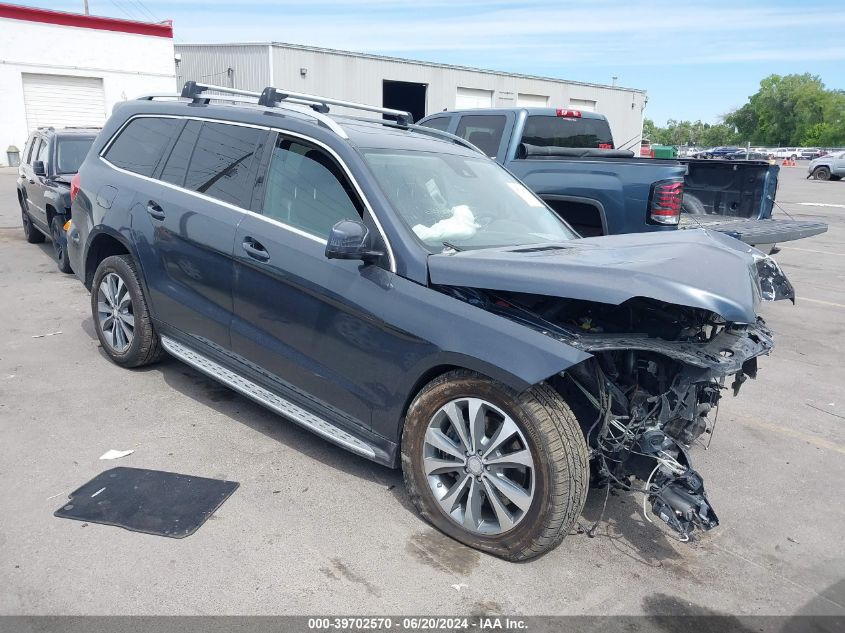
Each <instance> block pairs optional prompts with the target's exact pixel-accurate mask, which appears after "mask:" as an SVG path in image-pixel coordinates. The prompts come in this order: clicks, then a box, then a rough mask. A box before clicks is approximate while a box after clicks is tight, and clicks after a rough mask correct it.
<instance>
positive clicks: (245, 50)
mask: <svg viewBox="0 0 845 633" xmlns="http://www.w3.org/2000/svg"><path fill="white" fill-rule="evenodd" d="M176 55H177V64H176V80H177V85H178V86H179V87H181V85H182V84H183V83H184V82H185V81H187V80H189V79H192V80H195V81H200V82H206V83H211V84H217V85H222V86H228V87H232V88H241V89H244V90H256V91H260V90H261V89H263V88H264V87H266V86H276V87H277V88H286V89H287V90H291V91H295V92H306V93H311V94H318V95H322V96H325V97H334V98H336V99H345V100H348V101H357V102H361V103H367V104H370V105H378V106H385V107H390V108H398V109H401V110H408V111H410V112H411V113H412V114H413V115H414V118H415V119H417V120H418V119H420V118H421V117H422V116H424V115H427V114H432V113H434V112H439V111H441V110H443V109H449V110H455V109H461V108H489V107H511V106H534V107H537V106H539V107H544V106H550V107H565V108H570V107H571V108H573V109H579V110H593V111H596V112H600V113H601V114H604V115H605V116H607V118H608V120H609V121H610V126H611V130H612V131H613V136H614V138H615V139H616V143H617V145H622V144H625V143H629V142H630V146H631V147H634V148H635V149H638V148H639V139H640V138H641V136H642V127H643V109H644V108H645V104H646V101H647V98H646V93H645V91H644V90H636V89H632V88H620V87H616V86H605V85H599V84H590V83H582V82H576V81H566V80H562V79H551V78H548V77H533V76H529V75H519V74H513V73H504V72H496V71H491V70H481V69H477V68H467V67H463V66H452V65H447V64H434V63H428V62H420V61H412V60H407V59H397V58H393V57H383V56H379V55H368V54H362V53H350V52H346V51H338V50H331V49H325V48H315V47H311V46H299V45H294V44H281V43H277V42H273V43H257V44H252V43H250V44H177V45H176Z"/></svg>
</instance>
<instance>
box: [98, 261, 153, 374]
mask: <svg viewBox="0 0 845 633" xmlns="http://www.w3.org/2000/svg"><path fill="white" fill-rule="evenodd" d="M91 312H92V313H93V316H94V326H95V329H96V330H97V338H99V339H100V344H101V345H102V346H103V350H105V352H106V354H108V356H109V358H111V359H112V360H113V361H114V362H115V363H117V364H118V365H121V366H123V367H141V366H143V365H149V364H151V363H154V362H156V361H157V360H159V359H161V357H162V356H163V354H164V351H163V350H162V348H161V341H160V340H159V337H158V334H157V333H156V331H155V329H154V328H153V322H152V319H151V318H150V312H149V309H148V308H147V300H146V298H145V297H144V293H143V291H142V290H141V283H140V281H139V279H138V272H137V269H136V267H135V263H134V262H133V261H132V258H131V257H130V256H129V255H112V256H111V257H106V258H105V259H104V260H103V261H102V262H100V265H99V266H97V270H96V272H95V273H94V283H93V284H92V285H91Z"/></svg>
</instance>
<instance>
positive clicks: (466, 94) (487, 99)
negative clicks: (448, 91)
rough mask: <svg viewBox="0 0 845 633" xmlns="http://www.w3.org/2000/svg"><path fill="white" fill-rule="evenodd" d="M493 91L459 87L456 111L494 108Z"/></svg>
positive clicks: (456, 96)
mask: <svg viewBox="0 0 845 633" xmlns="http://www.w3.org/2000/svg"><path fill="white" fill-rule="evenodd" d="M492 107H493V91H492V90H480V89H478V88H461V87H460V86H458V94H457V95H455V109H456V110H466V109H468V108H492Z"/></svg>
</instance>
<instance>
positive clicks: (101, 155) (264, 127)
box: [98, 113, 396, 273]
mask: <svg viewBox="0 0 845 633" xmlns="http://www.w3.org/2000/svg"><path fill="white" fill-rule="evenodd" d="M135 119H182V120H186V121H187V120H194V121H207V122H208V123H222V124H224V125H238V126H240V127H249V128H254V129H257V130H266V131H268V132H276V133H278V134H284V135H288V136H293V137H296V138H299V139H302V140H304V141H306V142H308V143H312V144H314V145H316V146H317V147H319V148H321V149H322V150H324V151H325V152H327V153H328V154H329V155H330V156H331V157H332V158H334V160H336V161H337V163H338V165H340V167H341V169H343V172H344V174H345V175H346V177H347V178H348V179H349V182H351V183H352V186H353V187H354V188H355V192H356V193H357V194H358V197H359V198H360V200H361V201H362V202H363V204H364V207H365V208H366V209H367V211H368V212H369V214H370V217H371V218H372V219H373V223H374V224H375V225H376V228H377V229H378V232H379V234H380V235H381V238H382V240H384V244H385V246H386V247H387V258H388V268H389V270H390V272H392V273H395V272H396V258H395V257H394V255H393V248H392V247H391V246H390V240H388V239H387V234H386V233H385V232H384V228H383V227H382V225H381V222H380V221H379V219H378V216H377V215H376V213H375V211H373V207H372V205H371V204H370V201H369V200H368V199H367V196H365V195H364V192H363V190H362V189H361V186H360V185H359V184H358V181H357V180H356V179H355V177H354V176H353V175H352V172H351V171H350V169H349V167H347V165H346V163H345V162H344V161H343V160H342V159H341V158H340V156H338V154H337V152H335V151H334V150H333V149H332V148H331V147H329V146H328V145H326V144H325V143H323V142H321V141H318V140H317V139H315V138H312V137H310V136H308V135H306V134H300V133H299V132H292V131H290V130H285V129H282V128H277V127H270V126H267V125H255V124H253V123H242V122H240V121H226V120H223V119H212V118H208V117H199V116H187V115H181V114H152V113H150V114H147V113H144V114H134V115H132V116H131V117H129V118H128V119H126V121H124V122H123V124H122V125H121V126H120V127H119V128H118V129H117V131H116V132H115V133H114V134H113V135H112V137H111V138H110V139H109V140H108V142H107V143H106V144H105V145H104V146H103V149H101V150H100V152H99V154H98V158H99V159H100V160H101V161H102V162H104V163H105V164H106V165H108V166H109V167H111V168H112V169H115V170H117V171H119V172H121V173H124V174H127V175H129V176H135V177H136V178H140V179H142V180H146V181H148V182H153V183H158V184H161V185H164V186H165V187H169V188H170V189H173V190H175V191H181V192H182V193H187V194H189V195H192V196H195V197H197V198H200V199H201V200H206V201H208V202H213V203H215V204H221V205H223V206H224V207H226V208H229V209H232V210H234V211H239V212H241V213H246V214H249V215H251V216H253V217H256V218H260V219H262V220H264V221H265V222H270V223H271V224H274V225H276V226H279V227H281V228H283V229H286V230H288V231H290V232H292V233H294V234H296V235H299V236H301V237H305V238H308V239H310V240H312V241H314V242H318V243H319V244H322V245H324V246H325V245H326V244H327V243H328V240H325V239H323V238H321V237H317V236H316V235H313V234H311V233H307V232H306V231H303V230H302V229H299V228H297V227H295V226H292V225H290V224H286V223H284V222H281V221H279V220H277V219H275V218H271V217H269V216H266V215H264V214H262V213H256V212H255V211H252V210H250V209H244V208H243V207H239V206H238V205H235V204H231V203H229V202H226V201H224V200H220V199H218V198H214V197H212V196H207V195H205V194H203V193H200V192H198V191H192V190H191V189H186V188H185V187H180V186H178V185H174V184H172V183H169V182H165V181H163V180H157V179H156V178H151V177H150V176H145V175H143V174H138V173H135V172H134V171H129V170H128V169H124V168H123V167H118V166H117V165H115V164H114V163H112V162H111V161H109V160H108V159H107V158H106V157H105V154H106V152H108V151H109V148H111V146H112V144H113V143H114V141H115V139H117V137H118V136H120V133H121V132H123V130H124V128H126V126H127V125H129V123H131V122H132V121H134V120H135ZM271 160H272V158H271Z"/></svg>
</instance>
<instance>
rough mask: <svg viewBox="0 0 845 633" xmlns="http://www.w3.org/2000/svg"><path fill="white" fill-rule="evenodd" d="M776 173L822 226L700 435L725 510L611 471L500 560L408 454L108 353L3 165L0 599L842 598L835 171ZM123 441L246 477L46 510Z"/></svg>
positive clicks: (734, 606)
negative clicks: (165, 512) (186, 525)
mask: <svg viewBox="0 0 845 633" xmlns="http://www.w3.org/2000/svg"><path fill="white" fill-rule="evenodd" d="M781 174H782V175H781V185H780V190H779V193H778V200H779V202H780V204H781V205H782V206H783V208H784V209H785V210H786V211H788V213H789V214H790V215H792V216H793V217H795V218H807V219H819V220H822V221H825V222H827V223H828V224H829V225H830V230H829V232H828V233H826V234H824V235H821V236H817V237H814V238H810V239H807V240H803V241H801V242H796V243H794V245H785V246H784V248H783V250H782V251H781V253H780V254H778V255H777V256H776V258H777V259H778V261H779V262H780V263H781V264H782V266H783V268H784V270H785V271H786V273H787V274H788V275H789V277H790V279H791V281H792V282H793V284H794V285H795V288H796V292H797V294H798V302H797V305H795V306H792V305H790V304H789V303H788V302H787V303H784V302H780V303H777V304H767V305H765V306H764V308H763V315H764V317H765V318H766V319H767V320H768V322H769V324H770V326H772V328H773V329H774V330H775V332H776V335H777V338H776V342H777V348H776V349H775V351H774V353H773V354H772V356H771V357H769V358H765V359H762V361H761V371H760V375H759V378H758V379H757V380H756V381H749V382H748V383H746V385H745V386H744V387H743V392H742V393H741V394H740V397H739V398H737V399H733V398H730V397H726V398H725V399H724V400H723V404H722V407H721V411H720V417H719V422H718V426H717V428H716V432H715V435H714V437H713V439H712V443H711V445H710V447H709V450H706V451H705V450H704V447H703V446H697V447H696V448H695V449H694V452H693V455H694V458H696V459H697V462H696V465H697V469H698V470H699V472H701V474H702V475H703V476H704V477H705V479H706V481H707V488H708V491H709V495H710V500H711V502H712V504H713V506H714V508H715V510H716V512H717V513H718V514H719V517H720V519H721V525H720V526H719V527H718V528H716V529H715V530H713V531H711V532H709V533H707V534H705V535H703V536H702V537H701V538H700V539H698V540H696V541H694V542H691V543H686V544H685V543H680V542H678V541H677V540H676V539H675V538H674V537H672V536H671V535H668V534H666V533H665V532H664V531H662V530H660V529H659V528H658V527H656V526H653V525H652V524H650V523H648V522H646V521H645V520H644V518H643V515H642V505H641V498H640V497H638V496H633V495H626V494H623V495H620V496H613V497H611V498H610V501H609V504H608V508H607V512H606V514H605V519H604V521H603V522H602V524H601V525H600V527H599V529H598V531H597V534H596V536H595V538H588V537H587V536H586V535H584V534H574V535H571V536H570V537H568V538H566V539H565V540H564V542H563V544H562V545H561V546H560V547H559V548H558V549H556V550H554V551H553V552H551V553H550V554H549V555H547V556H545V557H542V558H540V559H538V560H534V561H531V562H528V563H524V564H513V563H507V562H504V561H501V560H498V559H496V558H491V557H489V556H486V555H484V554H481V553H479V552H477V551H474V550H471V549H468V548H466V547H464V546H462V545H460V544H458V543H456V542H454V541H452V540H450V539H448V538H447V537H445V536H442V535H441V534H440V533H439V532H437V531H435V530H434V529H433V528H431V527H429V526H428V525H427V524H426V523H424V522H423V521H422V520H421V519H420V518H419V517H418V516H417V514H416V513H415V511H414V510H413V508H412V507H411V505H410V503H409V501H408V499H407V497H406V496H405V493H404V489H403V484H402V477H401V474H400V473H399V472H398V471H391V470H388V469H386V468H383V467H381V466H377V465H375V464H373V463H370V462H368V461H366V460H364V459H362V458H359V457H356V456H354V455H352V454H350V453H347V452H345V451H343V450H342V449H339V448H336V447H334V446H332V445H330V444H328V443H326V442H325V441H323V440H321V439H319V438H318V437H316V436H314V435H312V434H310V433H308V432H306V431H303V430H301V429H299V428H298V427H297V426H295V425H294V424H293V423H290V422H287V421H285V420H284V419H283V418H280V417H277V416H275V415H274V414H272V413H270V412H268V411H266V410H264V409H262V408H261V407H259V406H258V405H255V404H253V403H252V402H250V401H248V400H246V399H245V398H243V397H241V396H239V395H237V394H235V393H234V392H232V391H230V390H228V389H226V388H224V387H222V386H219V385H218V384H217V383H215V382H213V381H211V380H209V379H207V378H205V377H203V376H202V375H200V374H199V373H197V372H196V371H194V370H192V369H190V368H189V367H187V366H185V365H183V364H181V363H179V362H177V361H175V360H167V361H165V362H163V363H161V364H160V365H156V366H154V367H150V368H146V369H143V370H136V371H127V370H124V369H121V368H119V367H117V366H116V365H114V364H112V363H110V362H109V361H108V360H107V359H106V357H105V355H104V354H103V353H102V352H101V350H100V349H99V344H98V341H97V338H96V336H95V334H94V329H93V324H92V321H91V315H90V307H89V305H90V304H89V298H88V293H87V291H86V290H85V288H84V287H83V286H82V284H81V283H79V282H78V281H77V280H76V278H75V277H73V276H69V275H63V274H62V273H60V272H58V270H57V269H56V266H55V263H54V262H53V258H52V249H51V246H50V244H49V242H47V243H45V244H42V245H30V244H27V243H26V242H25V240H24V237H23V231H22V229H21V227H20V210H19V207H18V204H17V200H16V198H15V191H14V178H15V177H14V175H13V172H12V171H11V170H8V169H7V170H2V173H0V614H186V615H191V614H326V613H347V614H375V613H379V614H410V613H413V614H453V615H456V614H476V613H489V614H497V613H502V614H522V615H534V614H696V615H697V614H710V613H726V614H744V615H758V614H798V613H800V614H839V615H843V614H845V504H843V488H844V487H845V387H843V385H845V363H843V360H842V359H843V356H845V331H843V330H845V182H815V181H806V180H804V176H805V174H806V168H805V167H797V168H783V169H782V172H781ZM778 216H779V217H785V216H784V213H783V211H778ZM701 265H702V266H706V263H704V262H702V264H701ZM43 334H53V336H44V337H40V338H34V337H36V336H38V335H43ZM130 448H131V449H134V451H135V452H134V453H133V454H132V455H130V456H129V457H126V458H123V459H121V460H119V462H104V461H100V460H99V459H98V457H99V456H100V455H101V454H103V453H104V452H105V451H106V450H108V449H130ZM115 465H121V466H134V467H141V468H152V469H161V470H166V471H175V472H180V473H190V474H194V475H200V476H206V477H219V478H226V479H232V480H236V481H239V482H240V484H241V486H240V488H239V489H238V490H237V491H236V492H235V494H234V495H233V496H232V497H231V498H230V499H229V500H228V501H227V502H226V503H225V504H224V505H223V506H222V507H221V508H220V509H219V510H218V511H217V513H216V514H215V515H214V516H213V517H212V519H211V520H209V521H208V522H207V523H206V524H205V525H204V526H203V527H201V528H200V530H199V531H198V532H197V533H196V534H194V535H192V536H190V537H188V538H185V539H181V540H177V539H168V538H161V537H156V536H149V535H145V534H139V533H134V532H129V531H126V530H122V529H119V528H115V527H108V526H103V525H96V524H83V523H80V522H77V521H69V520H63V519H59V518H55V517H53V512H54V511H55V510H56V509H57V508H58V507H60V506H61V505H62V503H63V500H64V499H65V498H66V497H67V494H68V493H69V492H71V491H73V490H74V489H76V488H77V487H79V486H80V485H81V484H83V483H84V482H86V481H88V480H89V479H90V478H92V477H94V476H95V475H97V474H98V473H100V472H101V471H103V470H106V469H107V468H111V467H113V466H115ZM603 500H604V495H603V493H596V494H591V496H590V498H589V499H588V502H587V507H586V509H585V512H584V516H583V518H582V522H584V523H590V522H592V521H594V520H595V519H596V518H597V517H598V514H599V512H600V510H601V505H602V502H603Z"/></svg>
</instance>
